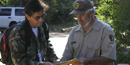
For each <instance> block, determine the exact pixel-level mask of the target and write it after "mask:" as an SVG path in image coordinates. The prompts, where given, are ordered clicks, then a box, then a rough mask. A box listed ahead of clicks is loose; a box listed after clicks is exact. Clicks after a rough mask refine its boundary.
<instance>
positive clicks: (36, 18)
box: [33, 13, 47, 21]
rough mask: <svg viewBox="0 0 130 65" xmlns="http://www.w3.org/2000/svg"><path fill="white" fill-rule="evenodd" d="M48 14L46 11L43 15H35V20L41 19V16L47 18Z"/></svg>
mask: <svg viewBox="0 0 130 65" xmlns="http://www.w3.org/2000/svg"><path fill="white" fill-rule="evenodd" d="M46 15H47V14H46V13H44V14H43V15H41V16H36V17H33V18H34V19H35V20H37V21H38V20H39V19H40V18H43V19H44V18H45V16H46Z"/></svg>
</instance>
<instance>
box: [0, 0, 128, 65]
mask: <svg viewBox="0 0 130 65" xmlns="http://www.w3.org/2000/svg"><path fill="white" fill-rule="evenodd" d="M27 1H28V0H0V7H24V6H25V4H26V3H27ZM43 1H44V2H46V4H48V5H49V10H48V12H47V16H46V18H45V21H46V22H47V23H48V25H49V29H50V33H51V32H60V33H65V32H66V31H67V32H69V31H70V30H71V28H73V27H74V26H75V25H76V24H78V23H77V21H76V20H75V19H74V16H72V15H69V13H70V12H71V11H72V10H73V6H72V5H73V2H74V1H75V0H43ZM91 1H93V3H94V6H96V16H97V17H98V18H99V19H100V20H101V21H104V22H106V23H108V24H110V25H111V27H112V28H113V30H114V32H115V37H116V43H117V61H116V64H119V63H126V64H130V0H91ZM60 33H57V35H59V34H60ZM0 34H1V33H0ZM52 34H53V33H52ZM65 34H66V33H65ZM54 36H55V35H54ZM62 38H63V39H65V38H64V37H62ZM54 39H56V38H54ZM59 39H61V38H59ZM65 41H67V40H65ZM60 42H62V41H60ZM54 45H55V44H54ZM56 46H57V45H56ZM64 46H65V45H64Z"/></svg>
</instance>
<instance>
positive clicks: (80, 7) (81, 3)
mask: <svg viewBox="0 0 130 65" xmlns="http://www.w3.org/2000/svg"><path fill="white" fill-rule="evenodd" d="M73 8H74V10H73V11H72V12H71V13H70V14H83V13H84V12H86V11H87V10H89V9H91V8H93V4H92V3H91V1H89V0H76V1H75V2H74V3H73Z"/></svg>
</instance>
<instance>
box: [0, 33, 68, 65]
mask: <svg viewBox="0 0 130 65" xmlns="http://www.w3.org/2000/svg"><path fill="white" fill-rule="evenodd" d="M1 35H2V34H1V33H0V38H1ZM68 36H69V33H68V32H64V33H59V32H51V33H50V41H51V43H52V45H53V47H54V51H55V53H56V54H57V56H58V58H59V59H60V58H61V57H62V53H63V51H64V48H65V45H66V43H67V39H68ZM0 65H4V64H2V63H1V62H0Z"/></svg>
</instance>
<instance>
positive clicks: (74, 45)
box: [71, 40, 80, 49]
mask: <svg viewBox="0 0 130 65" xmlns="http://www.w3.org/2000/svg"><path fill="white" fill-rule="evenodd" d="M71 45H72V47H73V48H74V49H78V48H79V46H80V43H79V42H78V41H76V40H73V41H72V42H71Z"/></svg>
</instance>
